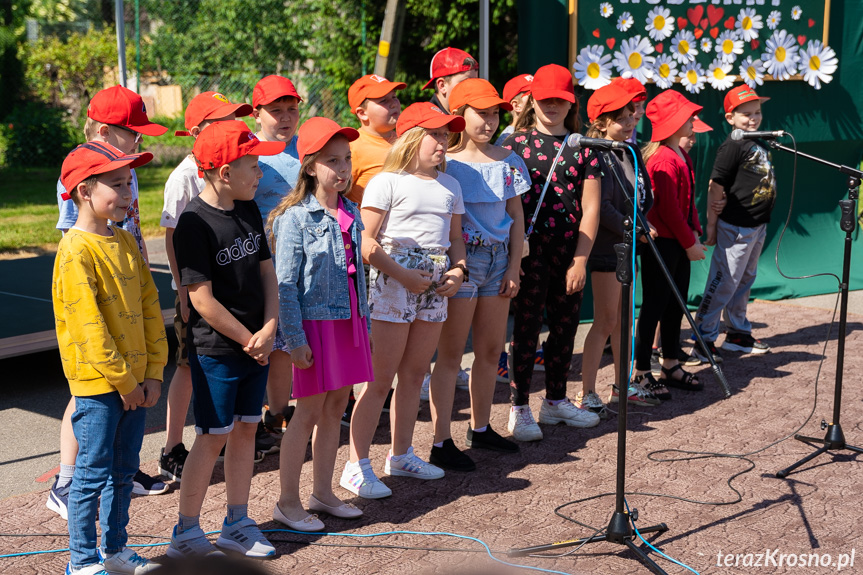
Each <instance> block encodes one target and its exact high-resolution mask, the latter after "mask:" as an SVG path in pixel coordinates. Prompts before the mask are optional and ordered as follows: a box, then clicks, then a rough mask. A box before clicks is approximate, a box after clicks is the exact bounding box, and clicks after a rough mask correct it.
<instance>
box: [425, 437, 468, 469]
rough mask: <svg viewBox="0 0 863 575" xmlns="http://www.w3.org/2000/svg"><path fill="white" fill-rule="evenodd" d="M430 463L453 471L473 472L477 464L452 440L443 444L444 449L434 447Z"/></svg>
mask: <svg viewBox="0 0 863 575" xmlns="http://www.w3.org/2000/svg"><path fill="white" fill-rule="evenodd" d="M429 463H431V464H432V465H437V466H438V467H441V468H443V469H449V470H451V471H473V470H475V469H476V463H474V462H473V459H471V458H470V457H468V456H467V454H466V453H462V451H461V450H460V449H459V448H458V447H456V446H455V443H453V441H452V439H447V440H445V441H444V442H443V447H436V446H434V445H433V446H432V448H431V456H430V457H429Z"/></svg>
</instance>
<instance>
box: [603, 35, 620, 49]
mask: <svg viewBox="0 0 863 575" xmlns="http://www.w3.org/2000/svg"><path fill="white" fill-rule="evenodd" d="M616 43H617V40H615V39H614V38H609V39H608V40H606V41H605V45H606V46H608V49H609V50H614V45H615V44H616Z"/></svg>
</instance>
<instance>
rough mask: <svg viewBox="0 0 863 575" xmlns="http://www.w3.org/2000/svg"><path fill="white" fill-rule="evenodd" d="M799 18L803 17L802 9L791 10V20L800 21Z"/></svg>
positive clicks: (796, 7)
mask: <svg viewBox="0 0 863 575" xmlns="http://www.w3.org/2000/svg"><path fill="white" fill-rule="evenodd" d="M801 16H803V9H802V8H801V7H800V6H795V7H794V8H792V9H791V19H792V20H800V17H801Z"/></svg>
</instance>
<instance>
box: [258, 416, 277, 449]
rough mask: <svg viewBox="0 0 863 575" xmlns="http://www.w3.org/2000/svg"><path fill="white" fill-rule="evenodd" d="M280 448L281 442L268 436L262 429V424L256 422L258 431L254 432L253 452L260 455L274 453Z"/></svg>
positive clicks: (261, 422)
mask: <svg viewBox="0 0 863 575" xmlns="http://www.w3.org/2000/svg"><path fill="white" fill-rule="evenodd" d="M280 447H281V442H280V441H279V440H278V439H276V438H275V437H273V436H272V435H270V434H269V432H268V431H267V430H266V429H265V428H264V422H263V421H259V422H258V430H257V431H256V432H255V451H260V452H261V453H264V454H267V453H276V452H278V451H279V448H280Z"/></svg>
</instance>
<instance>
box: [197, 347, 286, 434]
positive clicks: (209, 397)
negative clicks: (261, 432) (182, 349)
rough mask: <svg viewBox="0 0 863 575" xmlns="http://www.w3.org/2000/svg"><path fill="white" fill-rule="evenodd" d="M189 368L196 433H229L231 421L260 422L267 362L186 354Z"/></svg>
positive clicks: (249, 358)
mask: <svg viewBox="0 0 863 575" xmlns="http://www.w3.org/2000/svg"><path fill="white" fill-rule="evenodd" d="M189 367H190V368H191V369H192V390H193V391H194V397H193V398H192V408H193V411H194V412H195V431H196V432H197V433H198V434H199V435H201V434H205V433H212V434H225V433H230V432H231V430H232V429H234V422H235V421H242V422H244V423H257V422H258V421H260V419H261V407H262V406H263V403H264V392H265V391H266V389H267V374H268V373H269V371H270V366H269V365H260V364H258V362H256V361H255V360H254V359H252V358H251V357H249V356H246V355H243V356H239V355H196V354H189Z"/></svg>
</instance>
